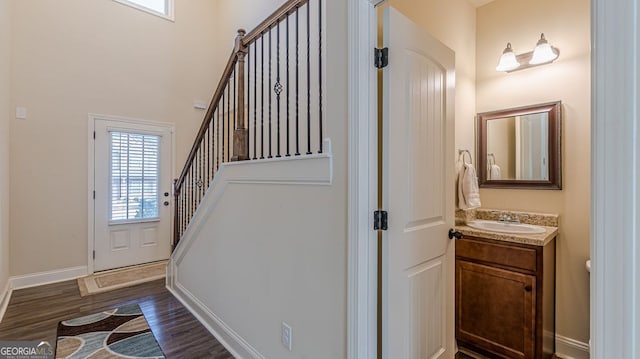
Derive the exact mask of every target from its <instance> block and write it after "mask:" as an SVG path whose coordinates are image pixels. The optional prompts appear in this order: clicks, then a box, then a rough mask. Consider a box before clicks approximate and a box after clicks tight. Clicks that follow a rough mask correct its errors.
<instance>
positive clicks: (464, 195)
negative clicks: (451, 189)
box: [458, 163, 481, 209]
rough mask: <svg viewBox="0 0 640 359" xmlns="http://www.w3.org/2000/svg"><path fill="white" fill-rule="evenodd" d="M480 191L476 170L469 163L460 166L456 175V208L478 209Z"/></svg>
mask: <svg viewBox="0 0 640 359" xmlns="http://www.w3.org/2000/svg"><path fill="white" fill-rule="evenodd" d="M480 205H481V204H480V190H479V189H478V177H477V176H476V169H475V168H474V167H473V165H472V164H470V163H465V164H463V165H462V168H461V169H460V172H459V174H458V207H459V208H460V209H473V208H478V207H480Z"/></svg>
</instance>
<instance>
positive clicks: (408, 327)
mask: <svg viewBox="0 0 640 359" xmlns="http://www.w3.org/2000/svg"><path fill="white" fill-rule="evenodd" d="M383 32H384V46H385V47H388V48H389V64H388V66H387V67H385V68H384V70H383V130H382V131H383V151H382V155H383V160H382V162H383V178H382V182H383V205H384V207H385V208H386V209H387V210H388V212H389V222H388V227H389V229H388V231H387V232H385V235H384V236H383V248H382V253H383V258H382V328H383V332H382V352H383V355H382V357H383V358H386V359H409V358H411V359H426V358H453V355H454V352H453V350H454V349H453V346H454V345H453V340H454V339H453V338H454V336H453V330H454V311H453V305H454V290H453V288H454V286H453V284H454V251H453V248H454V245H453V242H452V241H450V240H449V239H448V237H447V232H448V230H449V228H451V227H453V225H454V184H455V182H454V162H455V154H454V137H453V136H454V133H453V129H454V117H453V114H454V98H453V94H454V54H453V51H452V50H450V49H449V48H447V47H446V46H444V45H443V44H442V43H440V42H439V41H438V40H436V39H434V38H433V37H432V36H430V35H429V34H427V33H426V32H424V31H423V30H421V29H420V28H419V27H418V26H417V25H415V24H414V23H412V22H411V21H410V20H408V19H407V18H405V17H404V16H403V15H401V14H400V13H399V12H398V11H396V10H395V9H394V8H392V7H387V8H386V9H384V23H383Z"/></svg>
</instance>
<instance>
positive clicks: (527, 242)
mask: <svg viewBox="0 0 640 359" xmlns="http://www.w3.org/2000/svg"><path fill="white" fill-rule="evenodd" d="M502 213H504V212H502ZM510 213H512V215H513V216H514V217H513V218H518V216H522V217H523V218H526V220H523V222H525V221H526V222H527V223H533V224H535V225H536V226H529V227H538V229H540V231H542V230H543V231H542V232H541V233H506V232H504V231H503V232H495V231H489V230H483V229H478V228H473V227H470V226H467V225H459V226H456V230H457V231H459V232H460V233H462V235H463V236H462V238H461V239H459V240H457V241H456V250H455V252H456V264H455V276H456V285H455V296H456V304H455V311H456V339H457V341H458V346H459V347H460V348H467V349H469V350H472V351H474V352H477V353H479V354H484V355H487V356H489V357H492V358H493V357H496V358H503V357H504V358H550V357H552V355H553V353H554V352H555V340H554V338H555V251H556V236H557V216H554V215H538V214H524V213H517V212H510ZM476 215H478V216H480V217H484V218H483V219H485V220H495V219H497V218H493V219H492V218H491V217H492V216H494V217H495V216H497V214H496V211H483V210H479V211H478V212H477V214H476ZM502 215H504V214H502ZM498 224H500V223H498ZM512 226H513V227H516V225H515V224H514V225H512ZM504 227H507V228H508V227H509V224H506V225H505V226H504ZM517 229H518V228H515V229H514V231H515V230H517ZM507 230H508V229H507Z"/></svg>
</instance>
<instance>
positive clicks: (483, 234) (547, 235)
mask: <svg viewBox="0 0 640 359" xmlns="http://www.w3.org/2000/svg"><path fill="white" fill-rule="evenodd" d="M540 227H542V228H544V229H545V232H544V233H538V234H516V233H498V232H491V231H484V230H481V229H477V228H471V227H469V226H467V225H457V226H456V230H457V231H459V232H460V233H462V234H463V235H464V236H470V237H480V238H488V239H495V240H498V241H504V242H511V243H520V244H528V245H533V246H544V245H546V244H547V243H549V242H550V241H551V240H552V239H553V238H554V237H555V236H556V235H557V234H558V227H548V226H540Z"/></svg>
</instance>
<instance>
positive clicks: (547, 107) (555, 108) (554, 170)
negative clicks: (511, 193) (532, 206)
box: [476, 101, 562, 190]
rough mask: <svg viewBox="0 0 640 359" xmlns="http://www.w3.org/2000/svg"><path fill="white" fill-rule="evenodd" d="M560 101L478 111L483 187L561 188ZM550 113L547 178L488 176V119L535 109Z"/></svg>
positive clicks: (480, 171)
mask: <svg viewBox="0 0 640 359" xmlns="http://www.w3.org/2000/svg"><path fill="white" fill-rule="evenodd" d="M561 107H562V106H561V102H560V101H556V102H549V103H544V104H539V105H532V106H525V107H518V108H512V109H506V110H499V111H492V112H484V113H479V114H478V115H477V126H478V127H477V129H478V131H477V138H476V143H477V145H478V148H477V152H476V153H477V154H478V157H477V163H478V184H479V186H480V187H481V188H519V189H553V190H559V189H562V151H561V148H562V147H561V142H560V139H561V134H562V124H561ZM545 112H546V113H547V114H548V120H549V123H548V136H549V137H548V166H549V167H548V174H549V175H548V180H517V179H505V180H503V179H501V180H490V179H488V178H487V177H488V176H487V164H488V161H487V125H488V123H487V122H488V121H491V120H496V119H501V118H508V117H515V116H522V115H528V114H535V113H545Z"/></svg>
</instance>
